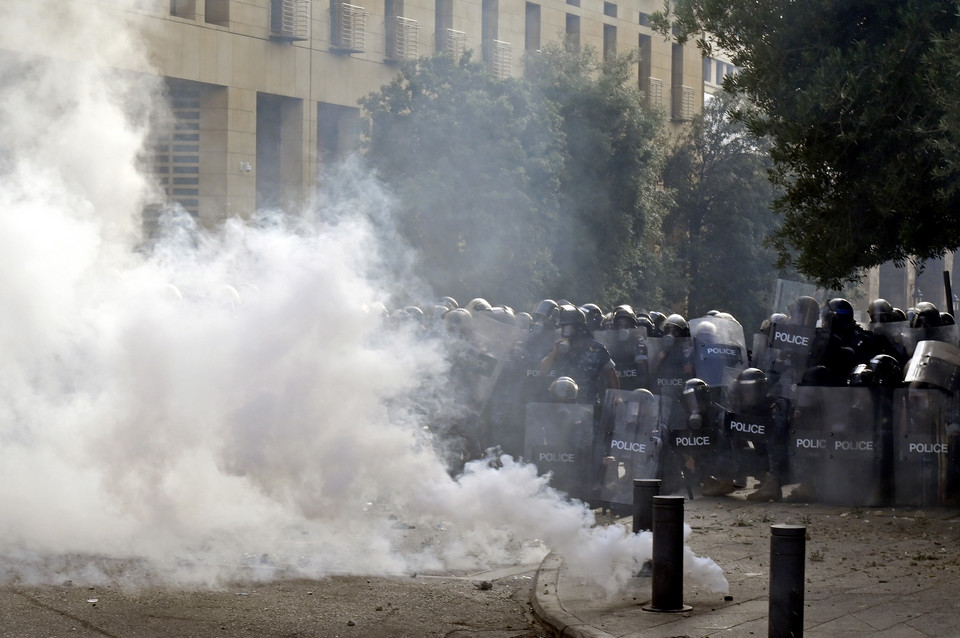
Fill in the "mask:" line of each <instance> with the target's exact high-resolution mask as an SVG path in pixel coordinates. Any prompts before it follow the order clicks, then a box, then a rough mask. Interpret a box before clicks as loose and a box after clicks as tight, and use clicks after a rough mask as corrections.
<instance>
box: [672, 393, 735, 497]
mask: <svg viewBox="0 0 960 638" xmlns="http://www.w3.org/2000/svg"><path fill="white" fill-rule="evenodd" d="M722 391H723V388H721V387H715V388H709V400H708V401H707V402H706V405H705V407H704V409H703V411H701V412H698V413H697V415H696V416H694V415H693V414H692V413H691V411H690V409H689V407H684V403H683V401H682V399H681V398H676V397H673V396H669V395H663V396H661V398H660V421H661V423H662V424H663V425H662V427H661V430H662V435H661V436H662V437H663V439H664V447H663V452H662V455H663V458H662V462H661V467H662V472H661V473H662V477H661V478H662V479H663V489H662V491H663V492H664V493H668V494H669V493H677V492H679V491H681V490H684V491H686V493H687V495H688V497H689V498H691V499H692V498H693V493H694V488H695V487H698V486H699V484H700V482H701V481H702V480H703V479H704V478H705V477H707V476H709V475H711V474H714V473H716V471H717V470H719V469H721V468H723V469H726V468H727V467H728V466H729V464H730V461H731V458H730V455H729V454H728V453H727V452H728V450H729V446H727V445H724V441H723V433H722V430H721V428H720V425H721V419H722V415H723V412H722V409H721V408H720V405H719V403H720V395H721V393H722Z"/></svg>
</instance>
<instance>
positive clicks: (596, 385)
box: [540, 305, 620, 408]
mask: <svg viewBox="0 0 960 638" xmlns="http://www.w3.org/2000/svg"><path fill="white" fill-rule="evenodd" d="M557 323H558V324H559V326H560V338H559V339H557V340H556V342H555V343H554V345H553V349H552V350H551V351H550V352H549V353H548V354H547V356H545V357H544V358H543V360H542V361H541V362H540V375H541V376H542V377H546V376H547V375H548V374H551V372H553V373H554V375H555V376H558V377H560V376H567V377H570V378H572V379H573V380H574V381H576V383H577V386H578V387H579V388H580V393H579V395H580V396H579V399H578V400H579V402H580V403H587V404H592V405H594V406H596V407H597V408H599V406H600V402H601V400H602V398H603V395H604V393H605V392H606V390H607V389H614V390H618V389H619V388H620V383H619V381H618V380H617V372H616V367H615V364H614V362H613V359H611V358H610V353H609V352H607V349H606V348H604V347H603V344H601V343H600V342H599V341H597V340H596V339H594V338H593V337H592V336H591V335H590V331H589V329H588V328H587V318H586V316H585V315H584V314H583V311H582V310H580V309H579V308H577V307H576V306H573V305H566V306H561V307H560V312H559V313H558V315H557Z"/></svg>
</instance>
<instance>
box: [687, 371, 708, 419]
mask: <svg viewBox="0 0 960 638" xmlns="http://www.w3.org/2000/svg"><path fill="white" fill-rule="evenodd" d="M680 400H681V402H682V404H683V409H684V410H686V412H687V414H688V415H689V417H688V419H687V423H688V424H689V426H690V427H691V428H699V427H701V426H702V425H703V415H704V414H706V412H707V410H708V409H709V408H710V386H709V385H707V382H706V381H704V380H703V379H697V378H693V379H688V380H687V382H686V383H684V384H683V391H682V392H681V394H680Z"/></svg>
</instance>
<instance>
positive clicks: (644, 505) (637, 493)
mask: <svg viewBox="0 0 960 638" xmlns="http://www.w3.org/2000/svg"><path fill="white" fill-rule="evenodd" d="M661 483H662V481H661V480H660V479H633V533H634V534H636V533H638V532H642V531H643V530H645V529H653V497H654V496H658V495H659V494H660V484H661Z"/></svg>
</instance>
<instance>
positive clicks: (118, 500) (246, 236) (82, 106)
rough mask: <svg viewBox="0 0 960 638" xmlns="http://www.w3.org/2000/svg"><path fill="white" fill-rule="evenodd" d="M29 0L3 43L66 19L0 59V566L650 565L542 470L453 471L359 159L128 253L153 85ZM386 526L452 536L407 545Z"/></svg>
mask: <svg viewBox="0 0 960 638" xmlns="http://www.w3.org/2000/svg"><path fill="white" fill-rule="evenodd" d="M23 6H25V7H27V8H28V10H29V11H35V12H37V13H36V14H34V15H19V16H13V17H11V16H8V17H7V18H6V19H5V20H4V21H2V22H0V43H5V44H7V45H8V46H12V48H14V49H16V48H18V47H19V48H20V49H26V50H30V48H31V46H32V45H30V44H29V43H28V42H27V39H26V38H25V36H24V35H23V34H24V32H26V31H29V30H30V29H28V28H27V25H32V24H35V23H34V22H33V21H37V22H36V24H42V23H43V21H42V20H40V18H42V17H43V15H44V13H43V12H44V11H48V12H52V14H54V15H55V16H56V17H57V18H58V20H55V21H54V22H55V23H56V24H58V25H59V26H58V27H57V30H56V32H55V33H54V34H52V36H55V37H50V38H46V42H56V47H57V49H56V50H54V51H51V52H50V53H52V54H53V55H52V57H51V58H32V57H20V56H15V55H12V54H0V79H2V83H3V92H2V98H0V307H3V308H4V313H3V317H2V318H0V512H3V515H2V517H0V556H3V557H4V560H3V561H0V563H2V565H3V566H2V567H0V580H3V581H9V580H14V579H17V580H19V581H21V582H58V581H59V580H62V579H65V578H71V579H73V580H74V581H75V582H99V581H104V580H109V581H114V582H127V583H131V584H133V583H136V582H143V579H161V580H163V581H164V582H171V583H175V584H180V585H197V584H199V585H213V584H217V583H222V582H224V581H225V580H226V579H230V578H237V577H262V578H274V577H280V576H290V575H300V576H307V577H319V576H322V575H324V574H329V573H336V572H360V573H383V574H396V573H404V572H410V571H417V570H427V569H460V568H462V569H468V568H482V567H484V566H486V565H490V564H497V563H499V562H501V561H505V560H510V559H511V557H513V558H514V559H517V560H535V559H536V558H537V557H538V556H542V554H543V552H544V549H543V546H541V545H539V544H536V543H531V542H530V541H532V540H534V539H541V540H543V541H544V542H545V543H546V544H547V546H549V547H551V548H553V549H555V550H557V551H559V552H561V553H562V554H563V555H564V556H565V558H566V559H567V561H568V564H569V565H570V566H571V569H574V570H576V571H577V572H580V573H583V574H586V575H589V576H590V577H591V578H594V579H595V580H596V581H597V582H598V583H601V584H603V586H604V587H605V588H606V589H607V590H608V591H615V590H616V589H617V588H619V587H621V586H622V585H623V584H624V583H625V582H626V579H628V578H629V577H630V576H631V575H632V573H633V572H634V571H635V570H636V569H637V568H638V567H639V565H640V564H642V562H643V561H644V560H645V559H646V558H648V557H649V555H650V548H649V535H637V536H635V535H632V534H629V532H627V531H626V530H625V528H623V527H622V526H610V527H596V526H594V524H593V523H594V520H593V514H592V513H591V512H590V511H589V510H588V509H586V508H585V507H584V506H582V505H580V504H577V503H570V502H568V501H566V500H565V499H563V498H562V497H561V496H560V495H558V494H557V493H556V492H555V491H553V490H552V489H551V488H550V487H549V485H548V484H547V482H546V480H545V479H544V478H543V477H538V476H536V472H535V470H534V468H532V467H531V466H527V465H523V464H518V463H515V462H513V461H512V460H511V459H509V458H504V459H502V461H501V462H500V463H497V464H496V467H494V465H493V464H491V463H487V462H477V463H473V464H471V465H469V466H468V468H467V471H466V472H465V473H464V474H463V475H462V476H461V477H460V478H459V479H457V480H454V479H452V478H450V476H449V475H448V473H447V471H446V467H445V465H444V463H443V462H442V460H441V459H440V458H439V457H438V455H437V453H436V451H435V449H434V447H433V446H432V445H431V441H430V440H429V438H428V437H427V435H426V434H425V430H424V426H426V425H429V423H428V422H426V421H425V420H424V417H423V408H424V406H435V405H440V404H442V403H443V398H444V394H445V393H446V390H445V388H444V387H443V385H442V383H440V384H438V385H437V387H432V385H430V384H427V383H425V380H432V379H439V380H441V381H442V380H443V378H444V371H445V369H446V366H447V362H446V359H445V357H444V354H443V351H442V349H441V348H440V347H439V345H438V344H437V343H434V342H431V341H429V340H422V339H413V338H412V337H411V336H410V335H408V334H406V333H404V332H403V331H397V332H391V333H390V334H389V335H384V334H383V328H382V325H381V320H380V318H379V317H378V316H376V314H372V313H369V312H367V311H366V310H365V307H366V304H367V303H369V302H371V301H376V300H382V299H386V298H389V297H390V296H391V295H392V294H395V293H396V292H397V291H398V290H402V291H419V290H420V285H419V284H418V283H417V282H416V281H414V280H412V279H410V278H409V277H407V276H406V274H405V273H406V272H408V269H407V266H408V265H409V263H410V260H411V259H412V256H410V255H407V254H405V253H404V252H403V251H402V249H401V248H399V247H398V246H399V244H398V241H397V238H396V237H395V236H394V235H392V234H391V233H390V224H389V196H388V195H387V194H385V193H384V192H383V191H382V190H381V189H380V188H379V187H378V186H377V183H376V181H375V180H374V179H373V178H372V177H370V176H369V175H364V174H362V173H361V172H357V168H358V167H356V166H353V167H348V168H347V169H345V170H344V171H343V173H342V174H341V175H340V177H339V178H337V179H332V180H329V181H328V182H327V183H326V189H327V190H326V192H325V193H324V197H323V198H322V199H323V201H324V206H323V207H322V208H320V207H316V208H311V209H308V210H305V211H301V212H298V213H296V214H273V215H266V214H264V215H262V216H260V217H258V218H257V219H255V220H251V221H246V222H244V221H240V220H229V221H228V222H227V223H225V224H224V226H223V227H222V228H221V229H219V230H218V231H216V232H208V231H203V230H200V229H198V228H196V227H194V226H193V225H192V220H190V219H189V217H188V216H185V215H183V214H181V215H179V216H178V215H177V214H176V213H175V211H173V212H172V213H171V215H170V216H169V217H168V218H167V219H166V225H167V229H168V232H167V234H166V235H165V236H164V237H163V238H162V240H160V241H159V242H158V243H157V245H156V246H154V247H153V249H152V250H150V251H148V252H142V251H139V250H137V246H138V245H139V244H140V239H141V238H140V237H139V228H140V221H139V214H140V210H141V208H142V204H143V202H144V201H146V200H148V199H149V198H150V197H151V196H152V194H153V192H152V185H151V184H150V183H149V181H148V180H147V179H145V178H144V177H143V176H142V175H141V174H139V173H138V172H137V170H136V166H137V154H138V152H139V150H140V148H141V146H142V144H143V140H144V136H145V129H144V126H143V125H142V123H143V122H145V121H147V118H146V113H145V112H144V111H143V105H144V104H146V103H148V102H149V101H150V100H149V96H150V95H152V93H150V92H149V89H150V87H151V82H150V81H146V82H144V81H143V80H142V79H141V80H140V81H138V82H137V84H136V86H135V87H134V86H131V85H129V84H126V83H124V82H122V81H121V80H123V79H129V78H121V77H119V76H117V75H115V74H112V73H110V72H109V71H107V69H109V68H110V67H111V66H114V65H119V64H120V63H119V62H118V60H123V66H125V67H127V68H130V67H137V66H138V65H140V64H145V62H137V60H140V61H142V60H143V59H144V55H143V53H142V52H141V51H139V50H138V49H137V47H136V46H134V45H133V44H132V43H133V42H136V41H137V38H134V37H129V36H128V32H127V30H126V25H124V24H122V23H105V22H102V21H101V20H102V19H103V17H102V15H101V14H99V13H97V12H91V11H87V10H86V9H89V8H90V5H89V4H88V3H82V2H81V3H53V4H51V3H48V2H39V1H38V2H31V3H23ZM78 7H79V8H80V9H84V10H78V9H77V8H78ZM47 15H49V14H47ZM118 15H119V16H122V14H118ZM94 17H96V18H97V20H96V21H94V20H93V18H94ZM68 26H69V28H68ZM105 32H110V33H111V34H112V35H111V38H109V39H107V40H108V44H104V40H105V39H104V38H103V33H105ZM33 35H34V36H36V34H35V33H34V34H33ZM59 47H64V48H63V49H62V50H60V49H59ZM68 50H69V51H73V54H74V55H75V52H76V51H89V52H90V55H88V56H87V58H86V62H85V63H84V64H82V65H81V64H74V63H66V62H62V61H59V60H58V58H59V57H60V53H61V51H68ZM67 57H71V56H67ZM144 91H146V92H144ZM131 104H133V107H131ZM398 521H402V522H403V523H405V524H409V525H414V526H418V527H419V528H421V529H426V528H429V527H435V526H437V525H441V526H443V529H444V530H445V532H444V533H442V534H438V535H437V536H436V542H434V543H431V544H430V545H428V546H426V547H423V546H417V547H407V546H405V544H404V543H405V539H404V535H403V533H402V526H400V527H398ZM625 556H626V557H633V559H632V561H631V560H624V557H625ZM517 557H519V558H517ZM711 565H712V561H709V564H708V565H707V571H708V572H709V571H711V570H713V572H714V573H715V572H716V570H715V569H713V568H715V567H716V566H715V565H712V567H711ZM720 578H721V579H722V574H721V576H720ZM723 586H724V587H725V581H724V582H723Z"/></svg>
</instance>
